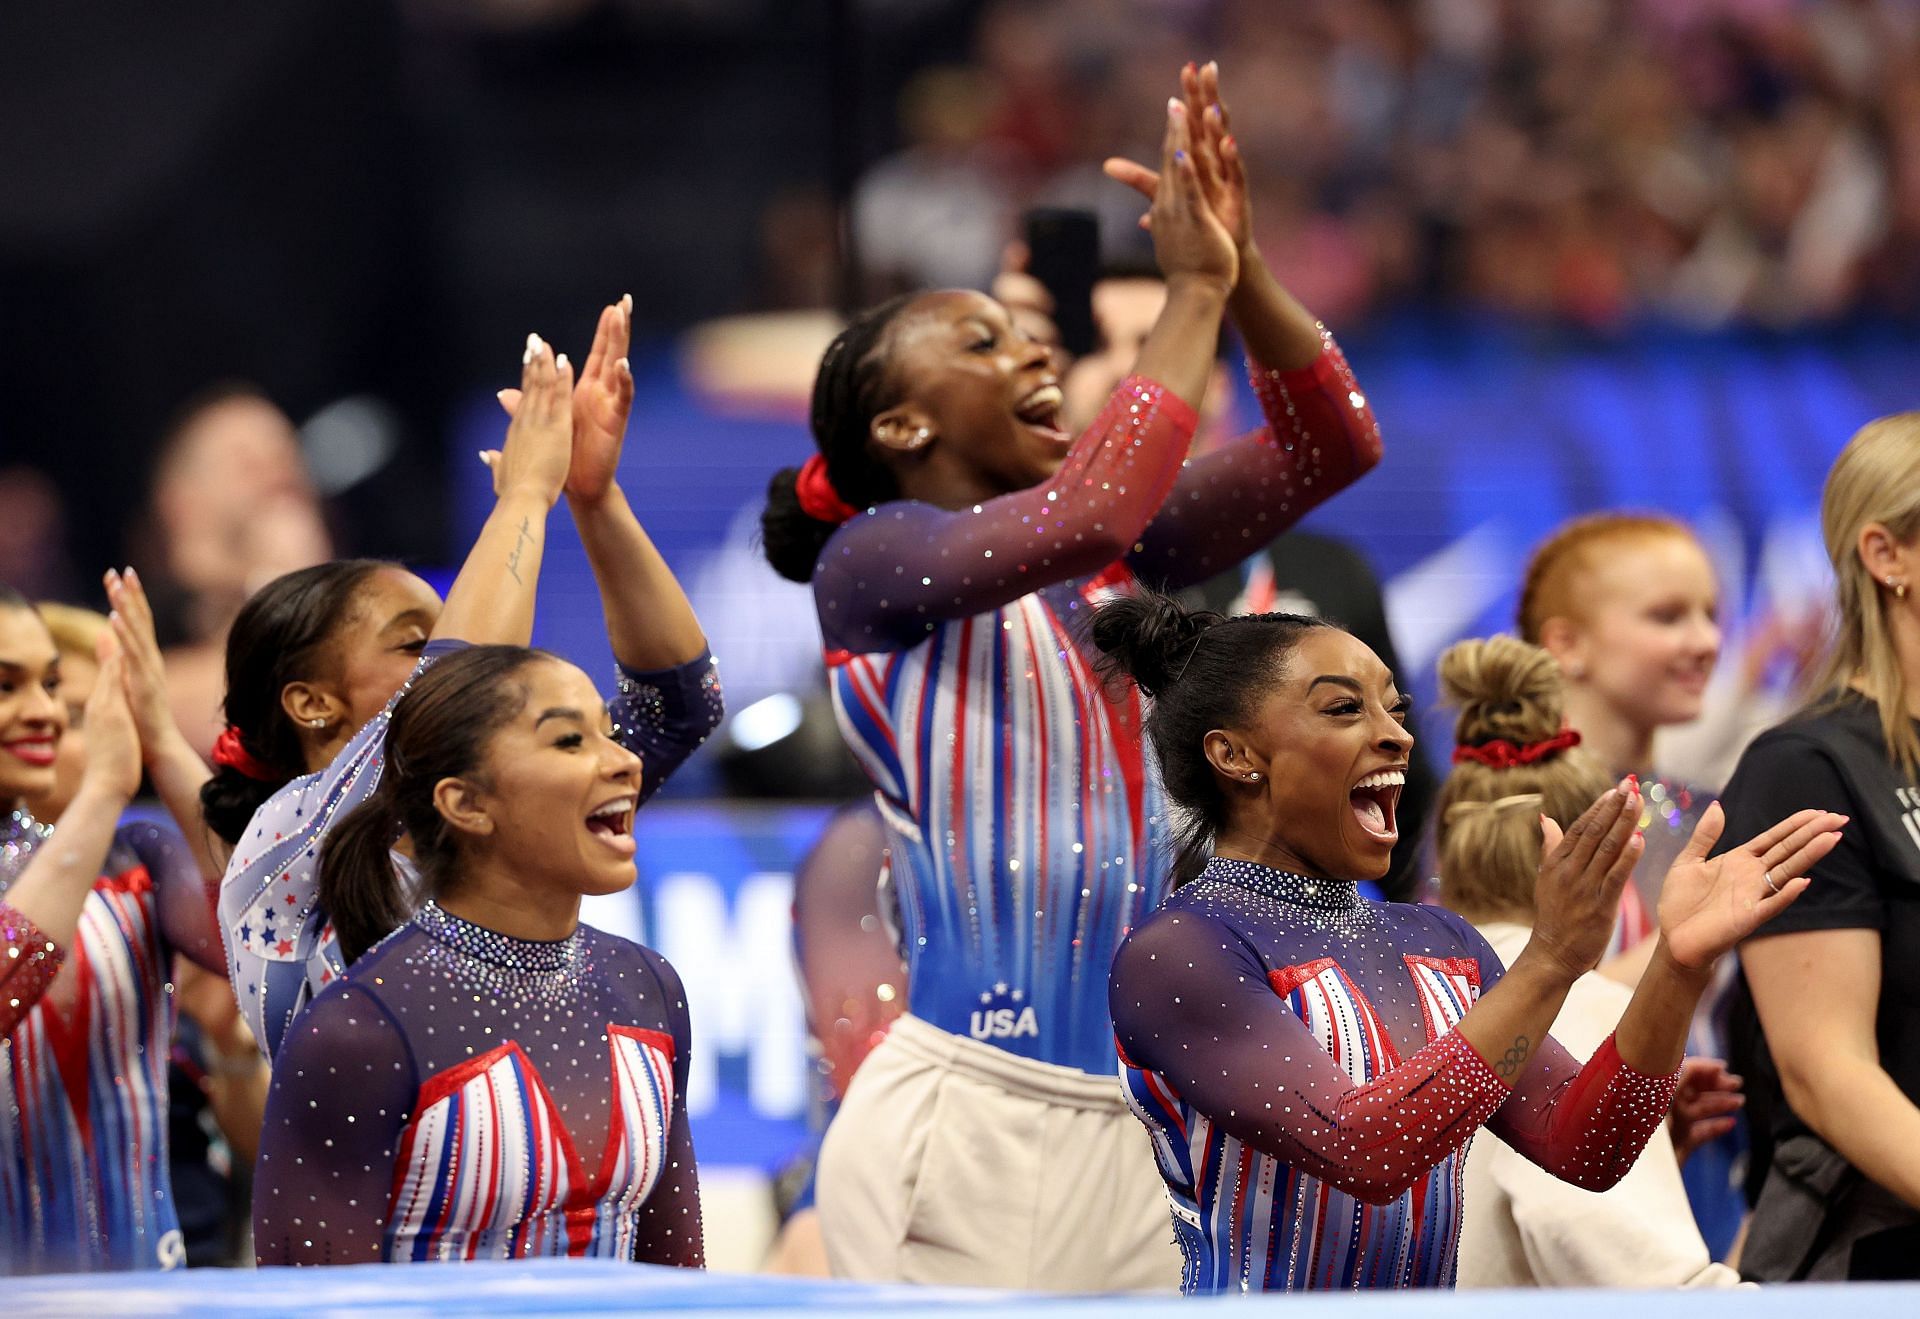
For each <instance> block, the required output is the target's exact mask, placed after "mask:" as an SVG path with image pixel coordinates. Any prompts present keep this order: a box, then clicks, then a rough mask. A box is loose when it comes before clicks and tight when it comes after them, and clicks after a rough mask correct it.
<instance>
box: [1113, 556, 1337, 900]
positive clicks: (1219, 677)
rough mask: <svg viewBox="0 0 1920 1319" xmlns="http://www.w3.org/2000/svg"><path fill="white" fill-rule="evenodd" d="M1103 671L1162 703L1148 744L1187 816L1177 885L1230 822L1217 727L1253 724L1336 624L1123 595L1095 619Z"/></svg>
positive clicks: (1180, 831)
mask: <svg viewBox="0 0 1920 1319" xmlns="http://www.w3.org/2000/svg"><path fill="white" fill-rule="evenodd" d="M1092 626H1093V633H1092V635H1093V644H1094V645H1095V646H1097V647H1099V648H1100V650H1101V651H1103V652H1104V653H1105V658H1104V659H1103V660H1102V661H1101V668H1102V670H1103V671H1104V672H1106V673H1107V674H1108V675H1110V676H1111V675H1116V674H1125V675H1126V676H1128V677H1130V678H1132V679H1133V680H1134V682H1136V683H1138V684H1139V686H1140V690H1141V691H1143V692H1145V693H1146V694H1147V695H1148V696H1150V697H1152V698H1153V707H1152V709H1151V710H1150V711H1149V712H1148V714H1147V738H1148V740H1149V741H1150V742H1151V743H1152V744H1153V754H1154V759H1155V760H1156V761H1158V762H1159V765H1160V778H1161V781H1162V782H1163V783H1165V785H1166V789H1167V795H1168V796H1169V797H1170V798H1172V800H1173V803H1174V805H1175V806H1177V807H1179V808H1180V818H1179V819H1178V820H1177V821H1176V823H1175V826H1174V839H1175V849H1176V850H1175V854H1174V862H1173V882H1174V885H1175V887H1178V886H1179V885H1181V884H1184V883H1186V882H1187V881H1188V880H1190V879H1192V878H1194V877H1195V876H1196V875H1198V874H1199V873H1200V872H1201V870H1202V869H1204V868H1205V867H1206V864H1207V857H1208V856H1209V855H1211V853H1212V851H1213V842H1214V839H1215V838H1216V837H1217V836H1218V835H1219V833H1220V830H1221V829H1223V828H1224V827H1226V824H1227V809H1228V802H1227V795H1226V793H1225V792H1223V791H1222V790H1221V788H1220V783H1219V780H1218V779H1217V778H1216V777H1215V774H1214V770H1213V764H1212V762H1210V761H1209V760H1208V759H1207V754H1206V751H1205V749H1204V743H1205V741H1206V736H1207V734H1208V733H1209V732H1210V731H1212V730H1213V729H1216V728H1229V727H1234V726H1236V725H1244V724H1245V723H1246V722H1247V721H1248V720H1249V719H1251V718H1252V716H1253V708H1254V705H1255V703H1256V702H1258V701H1259V700H1260V698H1261V697H1262V696H1264V695H1265V694H1266V692H1267V691H1268V690H1269V689H1270V688H1271V687H1272V685H1273V683H1274V682H1275V681H1276V680H1277V679H1278V678H1279V676H1280V673H1281V670H1282V669H1283V668H1284V666H1285V664H1286V662H1287V658H1288V657H1289V656H1290V655H1292V653H1293V650H1294V647H1296V646H1297V645H1299V644H1300V639H1301V638H1302V637H1303V636H1305V635H1306V634H1307V633H1309V632H1312V631H1315V630H1316V629H1319V628H1330V627H1333V626H1334V625H1333V624H1331V623H1328V622H1326V621H1325V620H1324V619H1318V618H1308V617H1305V616H1303V615H1300V614H1241V615H1238V616H1235V617H1232V618H1227V617H1224V616H1222V615H1220V614H1216V613H1212V612H1209V611H1205V610H1190V609H1187V608H1186V607H1184V606H1183V605H1181V604H1180V603H1179V602H1178V601H1177V600H1174V599H1172V598H1171V597H1168V596H1164V595H1158V594H1155V593H1153V592H1142V593H1140V594H1138V595H1132V596H1123V597H1121V598H1120V599H1117V600H1114V601H1111V602H1109V603H1107V604H1104V605H1101V606H1100V607H1099V608H1098V609H1096V610H1095V611H1094V614H1093V624H1092Z"/></svg>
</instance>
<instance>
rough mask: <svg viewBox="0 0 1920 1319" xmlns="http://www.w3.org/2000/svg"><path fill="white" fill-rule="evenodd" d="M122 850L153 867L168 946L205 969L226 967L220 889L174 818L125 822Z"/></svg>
mask: <svg viewBox="0 0 1920 1319" xmlns="http://www.w3.org/2000/svg"><path fill="white" fill-rule="evenodd" d="M115 843H116V844H117V847H116V849H115V850H116V852H118V851H119V850H120V849H121V848H124V849H125V850H126V851H127V852H129V853H131V854H132V855H133V856H134V857H137V858H138V859H139V862H140V864H142V865H144V866H145V867H146V869H147V877H148V878H149V879H151V880H152V881H153V888H154V895H155V897H156V898H157V899H158V901H159V911H160V930H161V933H162V934H163V935H164V936H165V937H166V941H167V946H168V947H169V948H171V949H173V951H174V952H176V953H181V954H183V955H184V956H185V957H187V959H188V960H190V961H192V962H193V963H195V964H196V965H198V966H199V967H201V968H202V969H204V970H207V971H211V972H213V973H214V974H215V975H220V974H222V973H223V972H225V970H226V966H225V964H224V956H225V954H224V952H223V950H222V948H221V945H220V924H219V920H218V917H217V916H216V914H215V911H214V904H215V902H216V901H217V899H218V894H217V892H216V890H215V889H214V887H213V886H212V885H211V884H209V883H207V881H206V879H205V877H204V876H203V875H202V874H201V873H200V863H199V861H198V860H197V859H196V858H195V857H194V855H193V852H192V850H191V849H190V848H189V847H188V845H187V840H186V839H185V838H184V837H183V836H182V835H181V833H180V830H179V829H178V828H176V827H175V826H174V824H173V823H172V821H164V822H163V821H159V820H135V821H132V822H130V823H127V824H124V825H122V826H121V827H120V830H119V834H118V836H117V837H116V839H115Z"/></svg>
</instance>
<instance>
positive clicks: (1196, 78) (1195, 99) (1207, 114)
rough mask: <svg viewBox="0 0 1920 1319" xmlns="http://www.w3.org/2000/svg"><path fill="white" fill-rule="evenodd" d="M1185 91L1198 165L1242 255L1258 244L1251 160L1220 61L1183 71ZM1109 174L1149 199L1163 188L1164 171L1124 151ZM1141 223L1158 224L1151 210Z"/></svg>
mask: <svg viewBox="0 0 1920 1319" xmlns="http://www.w3.org/2000/svg"><path fill="white" fill-rule="evenodd" d="M1180 91H1181V94H1182V100H1183V104H1184V105H1185V106H1186V113H1187V120H1188V122H1189V124H1191V125H1192V126H1193V127H1192V136H1193V160H1194V167H1195V170H1196V172H1197V175H1198V178H1199V180H1200V186H1201V189H1202V191H1203V192H1204V193H1205V194H1206V198H1207V205H1208V206H1209V208H1211V210H1212V211H1213V214H1214V215H1215V216H1216V217H1217V218H1218V219H1219V221H1220V223H1221V225H1222V226H1223V227H1225V229H1226V231H1227V233H1228V234H1229V235H1230V236H1231V237H1232V239H1233V244H1234V247H1235V248H1236V249H1237V250H1238V251H1239V252H1240V253H1241V255H1242V259H1244V258H1245V255H1246V254H1247V253H1248V252H1250V251H1251V250H1252V248H1253V206H1252V204H1251V202H1250V201H1249V200H1248V196H1247V171H1246V162H1245V161H1244V160H1242V159H1241V156H1240V146H1239V143H1237V142H1235V141H1234V139H1233V132H1232V128H1231V124H1230V120H1229V117H1228V113H1227V106H1226V103H1225V102H1224V101H1222V100H1221V99H1220V66H1219V64H1217V63H1215V62H1214V61H1211V60H1209V61H1208V62H1207V63H1206V64H1205V65H1204V66H1203V67H1198V68H1196V67H1195V66H1194V65H1193V64H1192V63H1188V64H1187V65H1186V66H1185V67H1184V68H1182V69H1181V70H1180ZM1102 168H1103V169H1104V170H1105V171H1106V174H1107V177H1108V178H1111V179H1114V180H1116V181H1118V182H1120V183H1124V184H1126V185H1127V186H1128V187H1130V188H1132V189H1133V190H1134V191H1136V192H1138V193H1139V194H1140V195H1141V196H1143V197H1145V198H1146V199H1147V200H1148V201H1152V200H1153V199H1154V197H1155V196H1156V195H1157V194H1158V192H1159V189H1160V178H1161V173H1160V171H1157V170H1151V169H1148V168H1147V167H1146V166H1145V165H1141V164H1138V163H1137V162H1135V161H1131V160H1128V159H1126V158H1125V157H1124V156H1114V157H1111V158H1109V159H1108V160H1107V161H1106V163H1105V164H1104V165H1103V166H1102ZM1140 225H1141V227H1142V228H1145V229H1151V228H1152V227H1153V216H1152V213H1151V212H1149V213H1148V214H1146V215H1144V216H1142V217H1141V218H1140Z"/></svg>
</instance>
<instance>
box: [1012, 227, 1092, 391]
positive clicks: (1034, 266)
mask: <svg viewBox="0 0 1920 1319" xmlns="http://www.w3.org/2000/svg"><path fill="white" fill-rule="evenodd" d="M1027 273H1028V274H1029V275H1032V276H1033V277H1034V278H1035V279H1037V280H1039V281H1040V284H1041V286H1042V287H1043V288H1045V289H1046V291H1047V292H1048V294H1050V295H1051V296H1052V298H1053V323H1054V324H1055V325H1056V326H1058V327H1059V329H1060V344H1061V347H1063V348H1065V349H1066V350H1067V352H1068V353H1070V354H1071V355H1072V356H1074V357H1082V356H1084V355H1086V354H1087V353H1090V352H1092V351H1093V348H1094V330H1093V281H1094V280H1095V279H1097V278H1098V277H1099V274H1100V220H1099V217H1097V216H1096V215H1094V213H1093V212H1092V211H1076V210H1064V209H1059V208H1055V207H1037V208H1035V209H1034V210H1031V211H1028V212H1027Z"/></svg>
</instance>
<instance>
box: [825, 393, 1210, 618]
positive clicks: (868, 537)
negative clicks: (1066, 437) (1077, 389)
mask: <svg viewBox="0 0 1920 1319" xmlns="http://www.w3.org/2000/svg"><path fill="white" fill-rule="evenodd" d="M1193 431H1194V414H1193V409H1192V408H1190V407H1188V406H1187V404H1186V403H1185V402H1184V401H1182V400H1181V398H1180V397H1179V396H1178V395H1176V394H1174V393H1172V392H1171V391H1169V390H1168V389H1167V388H1166V387H1164V386H1163V385H1160V384H1158V383H1156V382H1154V381H1152V380H1148V379H1146V378H1145V377H1143V376H1129V377H1128V378H1127V379H1125V380H1123V381H1122V382H1121V383H1120V386H1119V388H1117V389H1115V390H1114V392H1113V394H1112V396H1111V397H1110V398H1109V399H1108V400H1107V406H1106V408H1105V410H1103V411H1102V412H1101V414H1100V416H1099V417H1098V418H1097V419H1096V420H1095V421H1094V423H1093V425H1092V426H1090V427H1088V428H1087V430H1086V432H1085V433H1084V434H1082V435H1081V436H1080V438H1079V439H1077V440H1075V441H1074V444H1073V448H1072V449H1071V450H1070V451H1069V452H1068V454H1067V458H1066V461H1065V463H1064V464H1063V465H1062V466H1061V468H1060V470H1059V471H1058V472H1056V473H1055V474H1054V475H1053V477H1052V478H1051V479H1050V480H1047V481H1044V482H1042V483H1041V484H1039V485H1037V486H1034V487H1032V488H1031V489H1028V490H1019V491H1015V492H1014V493H1012V494H1007V495H1001V496H999V497H997V498H994V499H989V500H986V501H984V502H982V503H979V504H975V505H973V506H972V507H971V508H965V509H958V510H948V509H941V508H935V507H934V506H932V505H931V504H924V503H919V502H915V501H907V500H902V501H894V502H890V503H886V504H881V505H880V506H878V507H877V508H874V509H870V510H868V511H867V512H865V513H861V514H856V515H855V516H854V517H853V518H851V519H849V520H848V521H847V523H846V525H845V526H843V527H841V528H840V529H839V530H838V531H837V532H835V533H834V535H833V538H832V539H831V540H829V541H828V542H827V545H826V548H825V549H823V550H822V551H821V554H820V562H819V566H818V568H817V570H816V572H815V574H814V580H813V587H814V600H815V602H816V605H817V606H818V608H819V611H820V629H821V634H822V636H823V637H824V638H825V641H826V646H827V649H828V651H829V652H833V651H854V652H862V653H864V652H869V651H875V650H899V649H905V648H907V647H910V646H913V645H917V644H918V643H919V642H920V641H921V640H923V639H924V638H925V637H926V635H927V633H928V632H930V631H931V630H932V629H933V627H934V625H935V624H936V623H938V622H939V621H941V620H944V619H954V618H968V617H971V616H972V615H974V614H979V613H984V612H986V611H987V610H989V609H997V608H999V607H1000V606H1001V605H1004V604H1007V603H1009V602H1011V601H1013V600H1017V599H1019V598H1020V597H1021V596H1023V595H1027V594H1029V593H1031V592H1033V591H1036V590H1038V589H1040V588H1041V587H1043V586H1047V585H1050V584H1052V583H1055V582H1065V581H1071V580H1073V579H1074V578H1076V577H1086V576H1091V575H1093V574H1095V573H1098V572H1100V571H1101V570H1102V569H1104V568H1106V567H1108V566H1109V565H1110V564H1113V563H1114V562H1115V561H1117V560H1119V559H1120V558H1121V557H1122V556H1123V555H1125V554H1126V553H1127V551H1128V550H1129V549H1131V548H1132V546H1133V544H1134V542H1135V541H1136V540H1138V538H1139V536H1140V533H1141V532H1142V531H1144V530H1145V529H1146V526H1147V522H1148V520H1149V519H1150V518H1152V517H1153V514H1154V512H1155V510H1157V509H1158V508H1159V507H1160V504H1161V501H1163V500H1164V499H1165V498H1166V497H1167V492H1168V491H1169V490H1170V489H1172V487H1173V480H1174V477H1175V475H1176V474H1177V473H1178V472H1179V470H1180V463H1181V461H1182V460H1183V459H1184V458H1185V457H1186V454H1187V446H1188V445H1189V444H1191V443H1192V441H1193Z"/></svg>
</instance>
